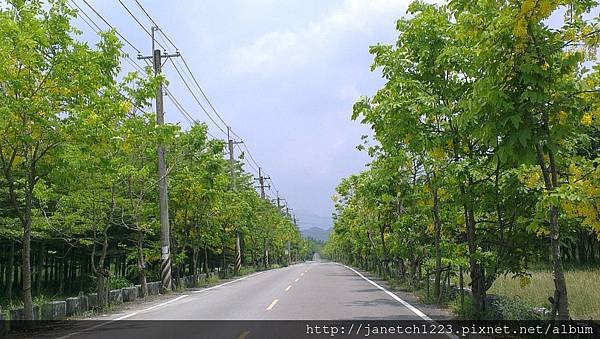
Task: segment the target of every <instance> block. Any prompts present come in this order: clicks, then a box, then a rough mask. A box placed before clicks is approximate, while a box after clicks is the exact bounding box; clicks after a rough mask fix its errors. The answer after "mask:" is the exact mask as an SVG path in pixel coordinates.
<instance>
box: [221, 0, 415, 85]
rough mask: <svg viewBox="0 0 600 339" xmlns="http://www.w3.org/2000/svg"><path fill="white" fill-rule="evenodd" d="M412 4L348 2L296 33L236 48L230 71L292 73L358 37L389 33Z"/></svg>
mask: <svg viewBox="0 0 600 339" xmlns="http://www.w3.org/2000/svg"><path fill="white" fill-rule="evenodd" d="M409 3H410V1H409V0H345V1H344V2H343V4H342V6H340V7H339V8H338V9H336V10H335V11H333V12H331V13H329V14H327V15H325V16H323V17H322V18H321V19H320V20H318V21H315V22H313V23H311V24H309V25H307V26H306V27H304V28H302V29H299V30H295V31H284V32H271V33H267V34H265V35H263V36H261V37H259V38H258V39H256V40H255V41H254V42H252V43H250V44H248V45H245V46H239V47H234V48H233V49H232V50H230V52H229V59H228V67H229V69H230V71H232V72H235V73H265V72H268V70H269V69H271V70H274V69H279V70H280V69H290V68H291V67H296V66H299V65H302V64H305V63H307V62H309V61H311V60H312V59H313V58H315V57H323V56H325V55H326V54H327V53H328V46H331V45H332V44H335V42H336V41H340V40H341V39H343V38H346V37H352V36H353V35H356V34H365V33H370V32H375V31H376V30H377V29H378V28H379V29H382V28H383V29H386V30H389V29H390V27H393V22H394V20H396V19H398V18H399V17H400V16H402V15H403V14H404V13H405V12H406V7H407V5H408V4H409Z"/></svg>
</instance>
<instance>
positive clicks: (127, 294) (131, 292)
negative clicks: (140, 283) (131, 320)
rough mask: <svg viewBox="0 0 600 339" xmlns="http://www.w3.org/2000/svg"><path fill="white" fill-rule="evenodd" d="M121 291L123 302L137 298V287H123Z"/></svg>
mask: <svg viewBox="0 0 600 339" xmlns="http://www.w3.org/2000/svg"><path fill="white" fill-rule="evenodd" d="M121 291H122V292H121V293H122V294H123V301H125V302H129V301H135V300H136V299H137V296H138V289H137V287H125V288H122V289H121Z"/></svg>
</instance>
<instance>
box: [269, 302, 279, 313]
mask: <svg viewBox="0 0 600 339" xmlns="http://www.w3.org/2000/svg"><path fill="white" fill-rule="evenodd" d="M278 301H279V299H275V300H273V302H272V303H271V305H269V307H267V311H270V310H271V309H272V308H273V306H275V304H277V302H278Z"/></svg>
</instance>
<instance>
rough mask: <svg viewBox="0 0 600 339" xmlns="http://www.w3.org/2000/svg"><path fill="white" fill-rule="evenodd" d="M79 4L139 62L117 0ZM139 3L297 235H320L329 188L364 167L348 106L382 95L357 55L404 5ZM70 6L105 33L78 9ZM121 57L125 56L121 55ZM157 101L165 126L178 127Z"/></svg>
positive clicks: (135, 32)
mask: <svg viewBox="0 0 600 339" xmlns="http://www.w3.org/2000/svg"><path fill="white" fill-rule="evenodd" d="M122 1H123V2H124V3H125V4H126V5H127V6H128V7H129V8H130V9H131V10H132V12H134V14H135V15H136V16H137V17H138V19H139V20H140V21H141V22H142V23H143V25H145V26H147V27H148V29H149V27H150V26H151V23H150V21H149V20H148V19H147V18H145V17H144V15H143V12H141V10H140V9H139V7H137V6H136V4H135V1H134V0H122ZM88 2H89V3H90V4H92V6H93V7H95V9H96V10H98V11H99V13H100V14H102V15H103V16H104V17H105V18H106V19H107V21H109V23H111V24H112V25H113V26H115V27H116V28H117V30H118V31H119V32H121V33H122V34H123V36H125V38H127V39H128V40H129V41H131V43H132V44H134V45H135V46H136V47H137V48H138V49H141V50H142V51H143V53H145V54H149V53H150V50H151V45H150V38H149V37H148V36H147V34H146V33H145V32H144V31H143V30H142V29H141V27H140V26H139V25H137V24H136V23H135V22H134V21H133V19H132V18H131V17H130V16H129V14H128V13H127V12H126V11H125V9H124V8H123V7H121V5H120V4H119V2H118V1H117V0H95V1H94V0H88ZM140 2H141V3H142V5H143V6H144V7H145V8H146V10H147V11H148V12H149V13H150V15H151V16H152V17H153V18H154V19H155V20H156V21H157V23H158V25H160V26H161V28H162V29H163V31H164V32H165V33H166V34H167V35H168V36H169V37H170V38H171V39H172V40H173V41H174V43H175V45H177V47H179V49H180V51H181V53H182V54H183V55H184V56H185V57H186V60H187V61H188V63H189V65H190V67H191V69H192V71H193V72H194V74H195V76H196V78H197V79H198V81H199V82H200V84H201V85H202V87H203V88H204V90H205V91H206V93H207V95H208V96H209V98H210V99H211V101H212V103H213V104H214V106H215V107H216V108H217V111H219V112H220V114H221V116H222V117H223V119H224V120H225V121H226V122H227V123H228V124H230V125H231V126H232V128H233V130H234V131H235V132H236V133H237V134H239V135H240V136H241V137H242V138H243V139H244V141H245V142H246V143H247V145H248V147H249V148H250V151H251V153H252V155H253V156H254V158H255V159H256V161H257V162H258V163H259V164H260V165H261V166H262V167H263V168H264V171H265V172H266V173H268V174H269V175H270V176H271V178H272V179H273V182H274V184H275V187H276V188H277V190H279V192H280V194H281V195H282V196H283V197H285V198H286V199H287V200H288V202H289V205H290V206H291V207H292V208H293V209H294V212H295V214H296V215H297V216H298V218H299V219H300V226H301V227H312V226H320V227H324V228H326V227H329V226H330V225H331V213H332V211H333V202H332V200H331V196H332V195H333V193H334V190H335V187H336V185H337V184H338V183H339V181H340V179H341V178H343V177H345V176H348V175H350V174H352V173H357V172H359V171H361V170H362V169H363V168H364V165H365V164H366V163H367V162H368V161H369V159H368V156H367V155H366V154H365V153H364V152H359V151H358V150H356V148H355V147H356V145H357V144H359V142H360V136H361V135H363V134H365V133H368V129H367V128H366V127H364V126H361V125H360V124H359V123H358V122H353V121H351V120H350V115H351V113H352V105H353V103H354V102H355V101H356V100H357V99H358V98H359V96H360V95H371V94H373V93H374V92H375V91H376V90H377V89H378V88H379V87H381V85H382V84H383V81H382V80H381V77H380V74H379V73H378V72H375V73H372V72H370V66H371V64H372V57H371V55H370V54H369V52H368V49H369V46H370V45H373V44H376V43H378V42H383V43H391V42H393V41H394V40H395V37H396V33H395V20H396V19H398V18H399V17H401V16H402V15H403V14H404V13H405V11H406V5H407V3H408V1H403V0H328V1H323V0H286V1H281V0H232V1H217V0H202V1H191V0H188V1H183V0H180V1H155V0H140ZM77 3H78V4H79V6H80V7H81V8H82V9H83V10H84V11H85V12H87V13H88V14H89V15H90V16H92V18H94V19H95V21H97V22H98V24H99V25H100V26H101V27H102V28H105V27H106V25H104V23H102V21H101V20H100V19H99V18H97V17H96V16H95V15H94V14H93V12H92V11H91V10H90V9H89V8H88V7H86V5H85V3H84V2H83V1H81V0H77ZM75 24H76V25H77V27H79V28H80V29H81V30H82V31H84V35H83V38H85V39H88V40H90V41H93V40H94V36H93V34H92V31H91V29H90V28H89V27H87V26H86V25H85V23H84V22H82V21H81V20H79V19H78V20H76V21H75ZM124 49H125V51H126V52H128V53H129V54H130V55H131V56H132V57H133V58H135V57H136V55H137V52H136V51H135V50H133V49H132V48H131V47H128V46H127V45H125V48H124ZM169 52H173V51H172V50H170V51H169ZM124 65H125V67H126V68H127V69H128V68H131V67H130V66H128V65H127V64H124ZM164 72H165V74H166V75H167V77H168V79H169V80H170V82H171V83H170V85H169V89H170V91H171V92H173V93H174V95H175V96H176V97H177V99H178V100H180V101H181V102H182V104H183V106H185V108H186V109H187V111H188V112H190V113H191V114H192V115H194V116H195V118H197V119H198V120H201V121H205V122H207V123H208V125H209V130H210V132H211V134H213V135H215V136H218V137H224V135H223V134H222V133H221V131H219V130H218V129H217V128H216V127H215V126H214V125H213V124H212V123H210V121H209V120H208V118H207V117H206V115H204V113H203V112H202V111H201V109H200V108H199V106H198V105H197V104H196V102H195V101H194V99H193V98H192V96H191V95H190V94H189V92H187V89H186V88H185V86H184V85H183V83H182V81H181V80H179V78H178V76H177V73H176V72H175V71H174V69H173V66H172V65H171V64H170V63H167V64H166V65H165V67H164ZM190 83H191V82H190ZM165 102H166V118H167V120H169V121H172V122H181V124H182V125H183V126H187V125H188V122H187V121H186V120H185V119H184V117H183V116H182V115H181V114H180V113H179V112H178V111H177V110H176V109H175V107H174V106H173V105H172V104H171V103H170V101H169V100H168V99H165ZM248 170H251V169H250V168H248ZM268 193H269V195H270V196H272V197H274V196H275V195H276V194H275V192H274V191H273V192H268Z"/></svg>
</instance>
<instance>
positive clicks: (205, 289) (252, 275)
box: [192, 271, 265, 293]
mask: <svg viewBox="0 0 600 339" xmlns="http://www.w3.org/2000/svg"><path fill="white" fill-rule="evenodd" d="M263 273H265V271H261V272H256V273H254V274H250V275H247V276H245V277H242V278H239V279H235V280H232V281H228V282H226V283H223V284H220V285H215V286H213V287H208V288H204V289H201V290H199V291H193V292H192V293H202V292H206V291H210V290H214V289H215V288H219V287H222V286H226V285H229V284H233V283H234V282H238V281H242V280H246V279H248V278H251V277H254V276H257V275H259V274H263Z"/></svg>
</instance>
